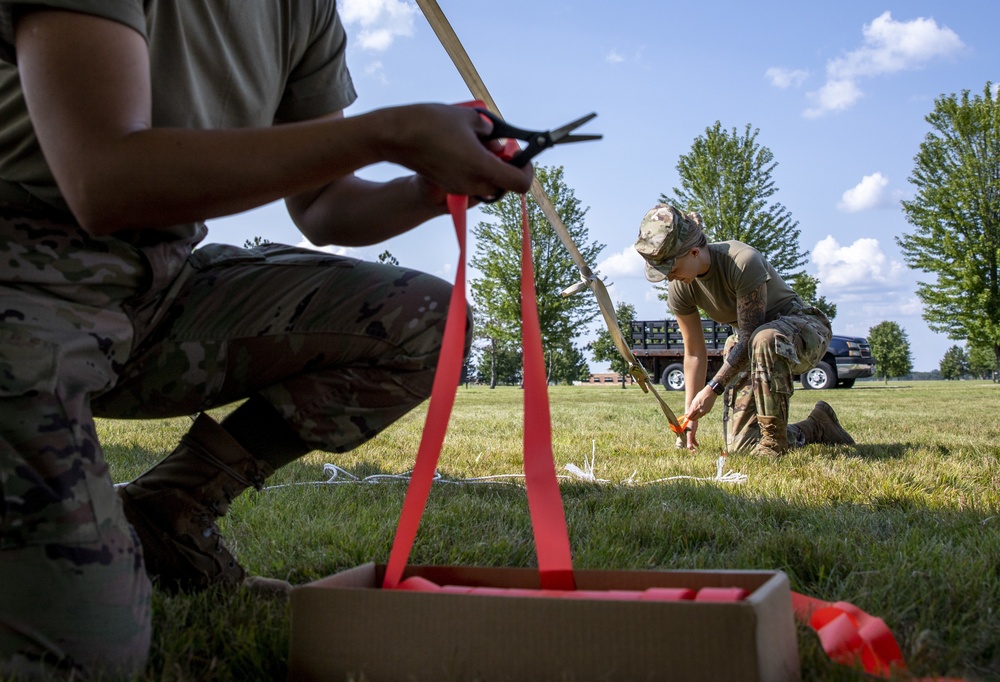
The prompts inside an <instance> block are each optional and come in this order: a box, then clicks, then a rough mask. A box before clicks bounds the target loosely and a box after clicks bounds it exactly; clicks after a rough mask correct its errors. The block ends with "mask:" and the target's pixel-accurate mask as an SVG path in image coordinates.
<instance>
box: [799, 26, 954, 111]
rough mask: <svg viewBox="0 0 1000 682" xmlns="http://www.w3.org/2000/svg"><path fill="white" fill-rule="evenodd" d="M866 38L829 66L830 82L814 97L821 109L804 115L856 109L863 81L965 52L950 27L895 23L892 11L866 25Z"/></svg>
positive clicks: (919, 66)
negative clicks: (863, 79) (853, 106)
mask: <svg viewBox="0 0 1000 682" xmlns="http://www.w3.org/2000/svg"><path fill="white" fill-rule="evenodd" d="M862 35H863V37H864V42H863V44H862V45H861V47H859V48H857V49H856V50H854V51H852V52H848V53H847V54H846V55H844V56H843V57H840V58H837V59H831V60H830V61H829V62H827V65H826V75H827V82H826V84H825V85H824V86H823V87H822V88H821V89H820V90H819V91H817V92H815V93H810V97H811V99H813V100H814V101H815V102H816V103H817V106H815V107H813V108H811V109H807V110H806V111H805V112H804V114H805V115H806V116H807V117H813V118H815V117H817V116H822V115H823V114H826V113H828V112H831V111H839V110H842V109H846V108H848V107H850V106H851V105H853V104H854V103H855V102H857V100H858V99H860V97H861V95H862V92H861V88H860V86H858V84H857V81H858V80H859V79H861V78H871V77H873V76H880V75H884V74H891V73H897V72H899V71H907V70H912V69H919V68H921V67H923V66H924V65H926V64H927V63H929V62H931V61H933V60H935V59H939V58H944V57H951V56H954V55H957V54H959V53H960V52H962V51H963V50H964V49H965V44H964V43H963V42H962V40H961V38H959V37H958V34H956V33H955V32H954V31H952V30H951V29H950V28H948V27H947V26H938V25H937V22H935V21H934V20H933V19H928V18H924V17H919V18H917V19H913V20H912V21H895V20H894V19H893V18H892V14H891V13H890V12H888V11H886V12H883V13H882V14H881V15H879V16H878V17H876V18H875V19H874V20H873V21H872V23H870V24H865V26H864V28H863V29H862Z"/></svg>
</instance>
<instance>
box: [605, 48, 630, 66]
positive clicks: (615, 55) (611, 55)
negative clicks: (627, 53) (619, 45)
mask: <svg viewBox="0 0 1000 682" xmlns="http://www.w3.org/2000/svg"><path fill="white" fill-rule="evenodd" d="M604 59H605V61H607V62H608V63H609V64H621V63H622V62H623V61H625V57H623V56H622V54H621V53H620V52H618V50H611V51H609V52H607V53H606V54H605V55H604Z"/></svg>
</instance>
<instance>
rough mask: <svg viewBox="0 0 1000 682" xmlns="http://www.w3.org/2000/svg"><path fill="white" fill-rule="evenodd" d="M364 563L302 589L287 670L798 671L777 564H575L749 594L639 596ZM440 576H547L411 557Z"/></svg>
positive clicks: (589, 579)
mask: <svg viewBox="0 0 1000 682" xmlns="http://www.w3.org/2000/svg"><path fill="white" fill-rule="evenodd" d="M383 574H384V566H381V565H376V564H365V565H363V566H358V567H355V568H352V569H349V570H347V571H343V572H341V573H337V574H335V575H332V576H329V577H327V578H323V579H322V580H317V581H316V582H313V583H309V584H306V585H301V586H299V587H296V588H295V589H294V590H293V591H292V641H291V654H290V661H289V679H290V680H295V681H296V682H302V681H306V682H308V681H310V680H323V681H324V682H325V681H328V680H355V681H357V682H361V680H365V681H367V682H383V681H387V680H407V681H410V680H413V681H427V682H430V681H433V682H440V681H442V680H463V681H464V680H479V681H481V682H514V681H517V682H524V681H526V680H558V681H560V682H589V681H594V682H596V681H602V682H610V681H615V682H617V681H626V680H644V681H646V680H648V681H653V680H705V681H706V682H707V681H711V682H719V681H720V680H740V681H742V680H747V681H756V680H761V681H763V680H797V679H799V674H800V673H799V654H798V646H797V642H796V633H795V623H794V620H793V616H792V598H791V591H790V589H789V584H788V578H787V576H786V575H785V574H784V573H782V572H780V571H588V570H577V571H575V572H574V575H575V577H576V582H577V588H578V589H581V590H584V589H586V590H608V589H617V590H644V589H646V588H649V587H687V588H691V589H695V590H697V589H700V588H702V587H741V588H744V589H746V590H748V591H749V592H750V593H751V594H750V596H749V597H747V598H746V599H745V600H743V601H740V602H722V603H704V602H692V601H672V602H650V601H647V602H641V601H603V600H578V599H548V598H532V597H506V596H503V597H493V596H485V595H461V594H441V593H434V592H410V591H402V590H382V589H380V588H379V586H380V585H381V584H382V576H383ZM411 575H418V576H421V577H424V578H427V579H428V580H431V581H433V582H435V583H437V584H438V585H471V586H485V587H517V588H537V587H538V586H539V578H538V571H537V570H536V569H526V568H470V567H456V566H451V567H446V566H410V567H408V568H407V571H406V576H407V577H408V576H411Z"/></svg>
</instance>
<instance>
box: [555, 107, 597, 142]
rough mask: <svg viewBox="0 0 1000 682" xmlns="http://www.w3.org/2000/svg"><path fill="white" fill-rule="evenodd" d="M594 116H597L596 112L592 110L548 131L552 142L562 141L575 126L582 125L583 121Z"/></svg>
mask: <svg viewBox="0 0 1000 682" xmlns="http://www.w3.org/2000/svg"><path fill="white" fill-rule="evenodd" d="M595 116H597V113H596V112H592V113H589V114H587V115H586V116H581V117H580V118H578V119H576V120H575V121H573V122H572V123H567V124H566V125H564V126H562V127H561V128H556V129H555V130H553V131H552V132H551V133H549V135H551V136H552V142H553V143H556V142H562V140H563V138H565V137H566V136H567V135H569V134H570V133H571V132H572V131H574V130H576V129H577V128H579V127H580V126H582V125H583V124H584V123H586V122H587V121H589V120H590V119H592V118H594V117H595Z"/></svg>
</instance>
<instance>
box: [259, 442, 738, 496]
mask: <svg viewBox="0 0 1000 682" xmlns="http://www.w3.org/2000/svg"><path fill="white" fill-rule="evenodd" d="M596 462H597V443H596V441H591V452H590V459H588V458H587V456H586V455H584V456H583V468H582V469H581V468H580V467H578V466H577V465H576V464H572V463H570V464H566V465H565V467H564V468H565V469H566V471H568V472H569V473H570V474H572V475H571V476H556V478H559V479H562V480H580V481H587V482H589V483H612V481H611V480H609V479H606V478H597V476H596V474H595V473H594V467H595V465H596ZM725 465H726V456H725V455H720V456H719V459H718V461H717V463H716V472H715V476H670V477H667V478H658V479H656V480H653V481H636V480H635V477H636V473H637V472H632V475H631V476H629V477H628V478H627V479H625V480H624V481H622V484H623V485H652V484H654V483H665V482H667V481H683V480H687V481H704V482H707V483H736V484H740V483H746V482H747V480H748V478H747V475H746V474H741V473H737V472H735V471H726V472H725V473H723V470H724V469H725ZM323 473H324V474H325V475H326V476H328V478H327V479H326V480H325V481H299V482H297V483H283V484H280V485H271V486H267V487H265V488H261V490H262V491H267V490H280V489H282V488H294V487H297V486H302V485H312V486H315V485H345V484H358V483H369V484H375V483H382V482H383V481H402V482H407V481H409V480H410V478H411V476H412V475H413V470H412V469H411V470H410V471H406V472H404V473H402V474H371V475H369V476H365V477H364V478H359V477H358V476H355V475H354V474H352V473H351V472H349V471H347V470H346V469H344V468H343V467H340V466H337V465H336V464H330V463H327V464H324V465H323ZM341 477H343V478H341ZM523 478H524V474H496V475H493V476H477V477H475V478H461V479H449V478H444V477H443V476H442V475H441V472H439V471H435V472H434V479H433V480H434V482H435V483H443V484H451V485H468V484H472V485H484V484H492V485H496V484H504V485H509V484H510V482H511V481H510V479H523Z"/></svg>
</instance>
